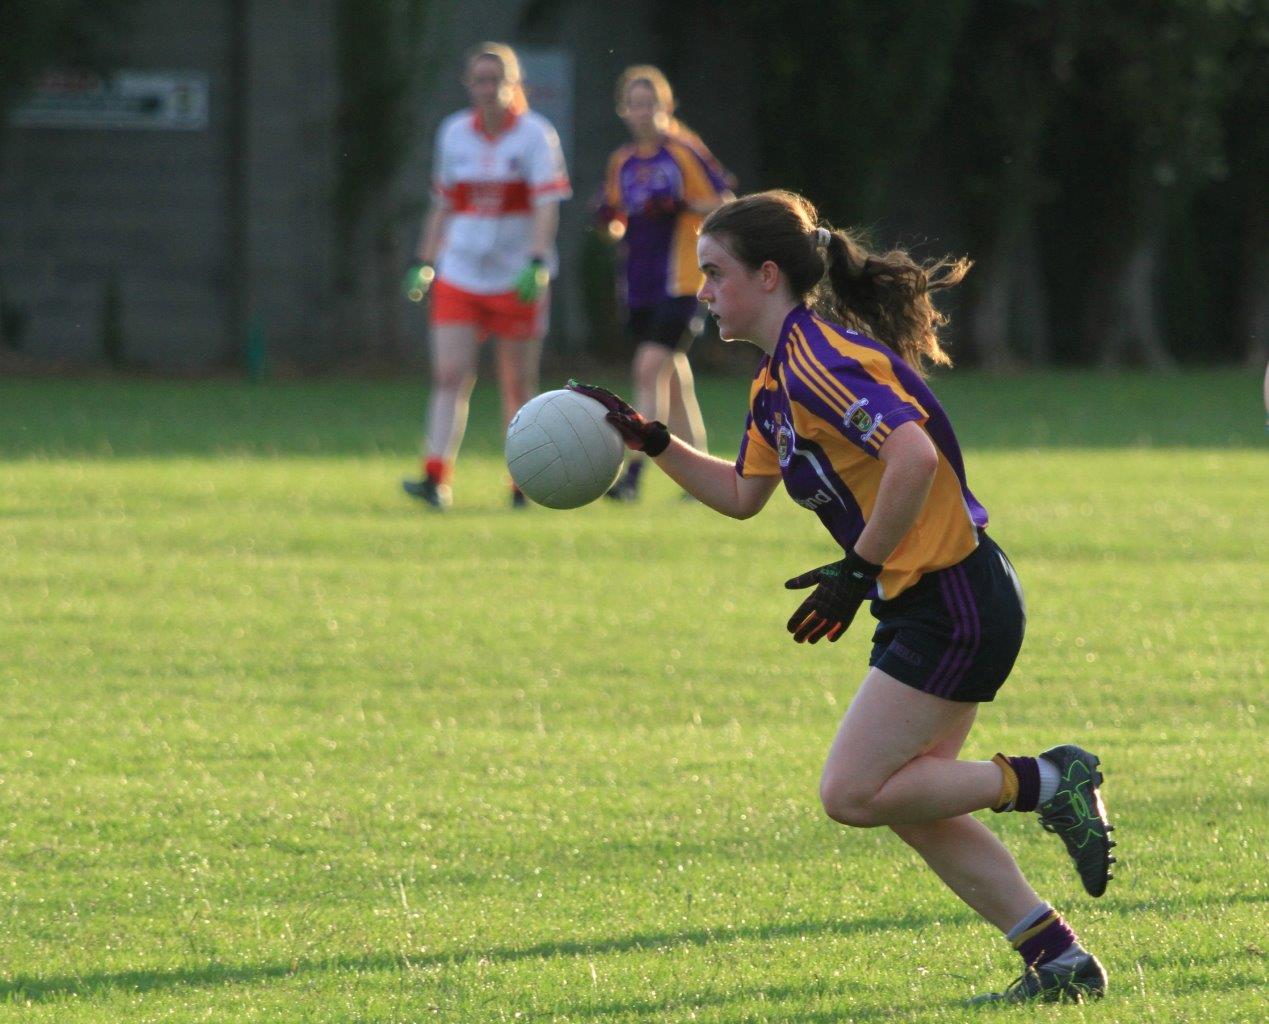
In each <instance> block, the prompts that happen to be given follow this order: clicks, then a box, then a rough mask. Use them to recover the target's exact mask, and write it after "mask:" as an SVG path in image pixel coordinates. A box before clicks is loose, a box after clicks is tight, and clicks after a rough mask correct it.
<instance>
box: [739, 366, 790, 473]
mask: <svg viewBox="0 0 1269 1024" xmlns="http://www.w3.org/2000/svg"><path fill="white" fill-rule="evenodd" d="M769 382H770V375H769V373H764V374H762V375H761V376H760V377H756V378H755V379H754V382H753V383H752V384H751V385H750V386H749V408H750V409H752V408H753V403H754V398H755V397H756V396H757V394H758V392H759V391H761V390H762V389H763V388H764V387H766V386H767V384H768V383H769ZM745 436H746V438H747V439H748V442H749V443H748V445H747V446H746V447H745V461H744V464H743V465H742V466H741V471H740V475H741V476H745V477H749V476H779V475H780V459H779V457H778V456H777V455H776V452H775V449H774V448H772V447H771V445H769V444H767V439H766V438H765V437H763V436H762V434H760V433H759V432H758V427H757V425H756V424H754V423H750V424H749V429H748V430H747V431H746V432H745Z"/></svg>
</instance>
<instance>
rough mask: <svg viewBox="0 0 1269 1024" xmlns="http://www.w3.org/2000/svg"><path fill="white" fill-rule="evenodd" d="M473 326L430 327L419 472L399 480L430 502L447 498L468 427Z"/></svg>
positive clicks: (444, 502) (475, 348) (439, 503)
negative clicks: (429, 384)
mask: <svg viewBox="0 0 1269 1024" xmlns="http://www.w3.org/2000/svg"><path fill="white" fill-rule="evenodd" d="M479 351H480V348H479V343H478V340H477V335H476V328H475V327H474V326H472V325H470V324H440V325H437V326H436V327H435V328H434V329H433V331H432V388H431V394H430V395H429V398H428V408H427V426H426V429H425V432H424V435H423V452H422V463H423V467H422V468H423V472H422V476H421V478H420V479H419V480H417V481H414V480H406V481H404V482H403V483H402V486H403V487H404V488H405V491H406V493H407V494H410V495H412V496H413V497H416V498H419V499H421V500H422V501H425V502H427V504H429V505H431V506H433V507H434V508H445V507H446V506H448V505H449V503H450V480H449V477H450V472H451V470H452V467H453V464H454V459H455V458H456V457H457V455H458V449H459V447H460V446H461V445H462V443H463V434H464V433H465V431H466V429H467V408H468V402H469V399H470V397H471V389H472V386H473V385H474V384H475V382H476V360H477V356H478V355H479Z"/></svg>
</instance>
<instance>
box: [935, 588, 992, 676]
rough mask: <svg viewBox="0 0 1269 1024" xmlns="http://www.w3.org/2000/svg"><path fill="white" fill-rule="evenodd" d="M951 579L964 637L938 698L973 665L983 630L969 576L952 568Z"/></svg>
mask: <svg viewBox="0 0 1269 1024" xmlns="http://www.w3.org/2000/svg"><path fill="white" fill-rule="evenodd" d="M949 575H950V576H951V577H952V586H953V588H955V590H956V591H957V592H958V593H959V594H960V596H961V599H962V602H963V603H962V605H961V607H962V609H963V610H964V612H965V614H966V618H967V620H968V621H967V622H966V628H965V636H964V637H963V641H964V643H963V645H962V648H961V656H960V658H959V659H957V661H956V664H955V667H954V668H952V669H951V670H950V672H949V678H948V680H947V682H946V683H944V685H943V686H942V688H941V689H940V691H939V694H938V695H939V696H940V697H943V696H946V695H947V694H949V693H951V692H952V691H954V690H955V689H956V687H958V686H959V685H960V684H961V682H962V680H964V678H965V673H967V672H968V671H969V667H970V666H971V665H972V664H974V658H975V657H976V656H977V654H978V647H979V645H980V644H981V643H982V638H983V630H982V623H981V622H980V621H979V617H978V605H977V603H976V602H975V601H974V589H973V587H971V586H970V583H969V576H968V575H967V574H966V572H965V570H964V568H963V567H961V566H959V565H958V566H954V567H953V568H952V569H951V570H949Z"/></svg>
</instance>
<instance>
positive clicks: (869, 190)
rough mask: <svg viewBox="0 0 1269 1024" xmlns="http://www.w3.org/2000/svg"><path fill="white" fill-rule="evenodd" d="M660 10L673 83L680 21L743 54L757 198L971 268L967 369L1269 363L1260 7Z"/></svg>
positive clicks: (981, 0) (1033, 0)
mask: <svg viewBox="0 0 1269 1024" xmlns="http://www.w3.org/2000/svg"><path fill="white" fill-rule="evenodd" d="M654 7H655V12H656V13H655V19H656V21H655V23H656V27H657V30H658V38H659V40H660V43H661V46H662V47H663V54H662V57H663V60H664V63H665V64H666V65H667V68H668V70H669V71H670V72H671V75H672V77H673V76H674V75H675V74H679V73H681V74H683V75H687V74H688V73H689V69H690V68H691V66H692V63H693V61H694V59H695V58H696V54H694V53H693V52H692V49H691V47H690V46H688V45H685V41H687V40H689V39H690V38H691V37H690V36H689V35H688V34H685V33H684V31H683V27H684V25H685V24H689V23H692V22H695V21H698V20H703V21H708V20H711V19H712V20H714V21H715V22H716V23H717V22H718V19H720V18H725V19H726V20H727V22H728V23H729V25H730V26H731V29H730V30H731V31H732V32H733V33H739V34H740V36H741V37H742V38H743V39H744V40H745V41H746V43H747V49H748V51H749V52H750V54H752V59H753V64H754V69H755V76H754V89H755V95H756V104H755V105H756V117H757V120H758V122H759V123H758V125H757V129H758V137H759V139H760V142H759V155H758V159H759V168H760V172H761V178H762V180H761V181H760V182H757V183H756V184H757V185H758V186H759V187H765V186H769V185H776V184H779V185H783V186H787V187H790V188H793V189H796V190H798V191H801V192H804V193H805V194H807V195H808V196H810V197H812V198H813V199H814V200H815V201H816V202H817V204H818V205H819V206H820V208H821V211H822V212H823V213H824V215H825V216H826V217H828V218H829V219H831V220H833V221H835V222H838V223H842V224H855V225H863V226H865V227H869V228H871V229H872V230H873V233H874V235H875V236H877V237H876V240H877V241H879V242H883V243H886V242H896V241H898V242H903V243H905V244H913V242H914V239H915V241H916V242H920V241H922V240H924V239H931V241H930V244H931V245H935V246H941V247H943V248H951V249H956V250H958V251H961V252H965V253H968V254H970V255H971V256H972V257H973V258H974V259H975V261H976V264H977V266H976V268H975V270H974V272H973V274H972V275H971V277H970V279H969V280H968V281H967V285H966V288H967V294H966V296H965V297H964V300H963V301H962V303H961V307H960V320H961V322H962V325H963V327H962V330H961V332H960V334H959V336H958V338H957V349H958V350H959V352H960V353H961V355H962V357H963V358H965V359H966V360H973V361H977V362H979V363H981V364H984V365H987V366H990V367H993V368H1001V369H1004V368H1009V367H1012V366H1016V365H1020V364H1028V363H1031V364H1039V363H1059V364H1060V363H1082V364H1094V365H1107V366H1115V365H1149V366H1154V367H1168V366H1172V365H1175V364H1178V363H1179V364H1195V363H1204V362H1218V361H1220V362H1229V361H1248V362H1254V363H1257V364H1261V363H1263V360H1264V358H1265V356H1266V354H1269V348H1267V342H1266V335H1267V334H1269V236H1267V234H1266V212H1265V211H1266V207H1267V206H1269V197H1267V196H1266V187H1267V185H1269V173H1267V172H1266V167H1269V2H1267V0H1111V2H1106V0H1057V2H1045V0H947V2H944V3H939V4H916V5H913V4H879V3H874V2H868V0H815V2H813V3H812V2H808V3H797V4H791V3H785V4H781V5H778V7H777V5H773V4H771V3H769V2H767V0H730V2H729V3H727V4H721V3H718V2H716V0H656V2H655V4H654ZM777 11H778V15H777V14H776V12H777ZM746 184H747V185H748V184H751V183H746ZM931 209H934V210H936V211H937V217H935V218H934V220H935V223H933V224H931V223H929V221H930V220H931V218H930V215H929V211H930V210H931ZM918 232H923V233H924V234H921V235H915V234H914V233H918ZM918 248H920V246H919V245H918ZM926 255H931V256H932V255H936V253H935V252H928V253H926ZM971 282H972V283H971Z"/></svg>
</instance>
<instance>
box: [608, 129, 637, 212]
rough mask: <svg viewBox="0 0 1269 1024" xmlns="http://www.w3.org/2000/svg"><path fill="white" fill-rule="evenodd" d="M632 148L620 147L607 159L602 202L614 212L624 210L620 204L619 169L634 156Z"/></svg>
mask: <svg viewBox="0 0 1269 1024" xmlns="http://www.w3.org/2000/svg"><path fill="white" fill-rule="evenodd" d="M634 151H635V149H634V146H629V145H627V146H622V147H621V148H620V149H618V150H617V151H616V152H615V153H613V155H612V156H610V157H609V158H608V171H607V173H606V174H605V175H604V202H605V203H607V204H608V205H609V206H611V207H612V208H613V209H614V210H622V209H624V207H623V205H622V202H621V168H622V165H623V164H625V162H626V161H627V160H629V159H630V157H631V156H633V155H634Z"/></svg>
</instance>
